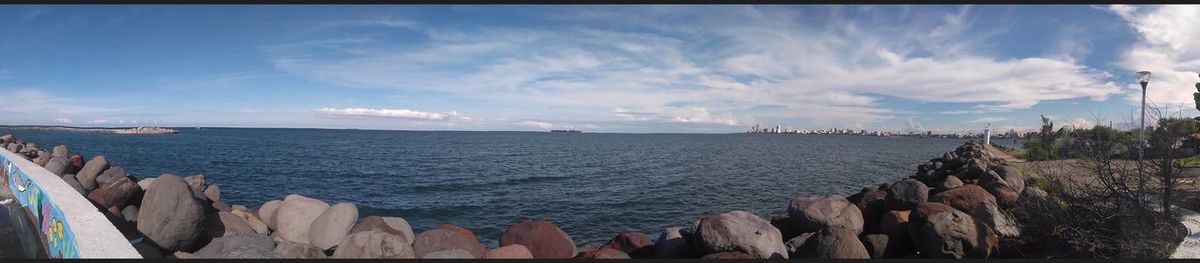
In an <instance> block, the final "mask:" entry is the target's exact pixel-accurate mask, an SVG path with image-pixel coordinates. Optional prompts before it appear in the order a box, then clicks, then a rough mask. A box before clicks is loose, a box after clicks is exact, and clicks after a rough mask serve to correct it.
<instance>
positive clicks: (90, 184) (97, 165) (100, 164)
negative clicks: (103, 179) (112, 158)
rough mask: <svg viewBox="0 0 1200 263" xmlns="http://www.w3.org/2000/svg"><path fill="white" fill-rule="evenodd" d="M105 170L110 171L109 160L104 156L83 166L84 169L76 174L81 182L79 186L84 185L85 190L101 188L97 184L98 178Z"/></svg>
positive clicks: (93, 159)
mask: <svg viewBox="0 0 1200 263" xmlns="http://www.w3.org/2000/svg"><path fill="white" fill-rule="evenodd" d="M104 170H108V159H107V158H104V155H97V156H96V157H92V160H89V161H87V162H86V163H84V164H83V169H80V170H79V173H76V174H75V179H76V180H79V184H81V185H83V188H84V189H87V190H92V189H96V187H98V186H100V185H99V184H98V183H96V177H99V176H100V173H103V172H104Z"/></svg>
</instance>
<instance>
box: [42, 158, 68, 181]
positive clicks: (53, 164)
mask: <svg viewBox="0 0 1200 263" xmlns="http://www.w3.org/2000/svg"><path fill="white" fill-rule="evenodd" d="M70 166H71V160H69V159H67V157H54V158H50V161H47V162H46V170H47V171H50V173H53V174H54V175H57V176H60V177H61V176H63V175H65V174H67V167H70Z"/></svg>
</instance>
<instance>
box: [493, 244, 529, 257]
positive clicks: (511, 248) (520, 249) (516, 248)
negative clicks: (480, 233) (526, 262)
mask: <svg viewBox="0 0 1200 263" xmlns="http://www.w3.org/2000/svg"><path fill="white" fill-rule="evenodd" d="M484 258H506V259H533V253H532V252H529V249H528V248H525V246H522V245H520V244H513V245H507V246H502V247H498V248H496V249H493V250H492V251H488V252H487V254H485V255H484Z"/></svg>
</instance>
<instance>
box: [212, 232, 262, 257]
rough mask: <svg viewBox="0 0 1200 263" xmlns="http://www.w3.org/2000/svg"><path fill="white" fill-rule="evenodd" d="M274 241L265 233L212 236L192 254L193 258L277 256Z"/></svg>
mask: <svg viewBox="0 0 1200 263" xmlns="http://www.w3.org/2000/svg"><path fill="white" fill-rule="evenodd" d="M274 250H275V242H271V238H268V237H267V236H265V235H246V236H230V237H219V238H214V239H213V240H212V241H211V242H209V243H208V245H206V246H204V248H201V249H200V250H197V251H196V253H193V254H192V255H193V256H194V257H195V258H279V255H278V254H275V252H274Z"/></svg>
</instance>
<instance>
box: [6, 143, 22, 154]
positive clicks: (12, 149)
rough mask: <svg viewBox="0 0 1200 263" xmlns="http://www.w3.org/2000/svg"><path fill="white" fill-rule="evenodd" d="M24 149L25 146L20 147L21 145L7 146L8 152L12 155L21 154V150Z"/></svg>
mask: <svg viewBox="0 0 1200 263" xmlns="http://www.w3.org/2000/svg"><path fill="white" fill-rule="evenodd" d="M24 148H25V145H22V144H10V145H8V151H9V152H12V153H21V150H23V149H24Z"/></svg>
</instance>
